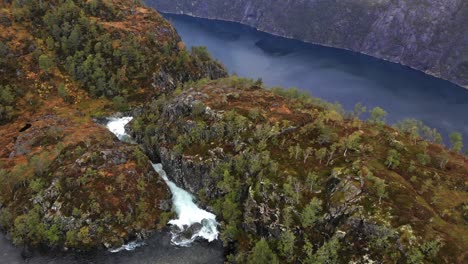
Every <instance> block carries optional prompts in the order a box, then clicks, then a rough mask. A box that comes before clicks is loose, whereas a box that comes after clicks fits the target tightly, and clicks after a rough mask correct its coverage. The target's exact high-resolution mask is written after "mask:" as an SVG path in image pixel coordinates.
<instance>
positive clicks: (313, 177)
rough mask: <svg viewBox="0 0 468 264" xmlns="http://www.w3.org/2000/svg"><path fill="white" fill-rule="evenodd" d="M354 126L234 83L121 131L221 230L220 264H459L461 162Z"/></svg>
mask: <svg viewBox="0 0 468 264" xmlns="http://www.w3.org/2000/svg"><path fill="white" fill-rule="evenodd" d="M356 116H357V115H354V116H350V115H344V114H342V113H341V111H340V109H339V108H337V107H336V105H330V104H327V103H324V102H321V101H320V100H317V99H314V98H310V97H308V96H307V95H303V94H300V93H298V92H297V91H294V90H291V91H287V90H278V89H276V90H273V91H271V90H267V89H264V88H262V87H261V82H258V81H257V82H253V81H251V80H245V79H240V78H237V77H235V76H234V77H231V78H229V79H220V80H217V81H207V80H202V81H200V82H198V83H193V84H188V85H186V86H185V89H181V90H178V91H177V92H176V94H175V95H174V96H171V97H165V98H159V99H158V100H155V101H154V102H153V103H152V104H150V105H148V106H147V107H145V108H144V109H143V111H142V112H141V114H140V115H139V116H137V118H136V119H135V120H134V121H132V124H131V126H132V133H133V134H134V135H135V137H136V139H137V140H138V141H139V142H140V143H141V144H142V145H143V147H144V149H145V151H146V152H147V153H150V154H151V155H152V156H153V159H159V160H160V161H161V162H162V163H163V165H164V167H165V169H166V170H167V172H168V175H169V177H171V179H172V180H173V181H175V182H176V183H177V184H178V185H179V186H183V187H184V189H186V190H189V191H191V192H192V193H194V194H196V195H197V197H198V198H199V199H200V201H201V202H202V203H203V204H204V205H205V206H207V207H208V208H212V209H213V210H214V211H215V212H216V214H217V216H219V217H220V218H221V220H222V222H221V229H222V240H223V242H224V243H225V246H226V247H227V249H228V251H229V255H228V260H230V261H233V262H235V263H245V262H247V263H270V262H272V261H273V263H297V261H299V262H300V263H350V262H353V263H368V262H366V259H367V260H369V259H370V260H373V261H376V262H377V263H422V262H424V263H464V262H465V261H466V260H467V255H466V253H467V252H466V245H467V243H468V240H467V239H468V228H467V220H468V219H467V216H468V215H467V211H466V209H467V202H468V193H467V189H466V181H467V179H468V178H467V177H468V160H467V159H466V157H463V156H461V155H459V154H457V153H455V152H450V151H448V150H446V149H444V148H443V147H442V146H440V145H438V144H434V143H431V142H429V141H426V140H423V139H422V138H420V137H419V136H417V135H416V134H414V133H413V134H409V133H407V132H403V130H401V131H400V130H395V129H394V128H390V127H388V126H385V125H384V124H383V121H382V120H383V119H382V117H383V115H382V112H381V111H380V110H379V109H374V110H373V111H372V116H373V118H372V119H371V121H370V122H363V121H360V120H358V119H357V118H356ZM144 124H149V125H148V126H145V125H144ZM148 127H150V129H148ZM408 127H411V128H412V125H410V126H408ZM263 258H265V259H266V260H265V262H263V261H262V259H263ZM267 260H268V261H267ZM275 261H279V262H275Z"/></svg>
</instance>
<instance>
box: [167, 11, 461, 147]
mask: <svg viewBox="0 0 468 264" xmlns="http://www.w3.org/2000/svg"><path fill="white" fill-rule="evenodd" d="M164 16H165V17H166V18H167V19H168V20H170V21H171V22H172V24H173V25H174V26H175V28H176V29H177V32H178V33H179V34H180V35H181V37H182V40H183V41H184V42H185V44H186V45H187V46H188V47H191V46H206V47H208V50H209V52H210V53H211V54H212V55H213V56H214V57H215V58H216V59H218V60H219V61H221V62H222V63H223V64H224V65H225V66H226V67H227V69H228V71H229V72H230V73H236V74H238V75H239V76H242V77H249V78H255V79H256V78H262V79H263V81H264V83H265V84H266V85H268V86H282V87H297V88H299V89H301V90H304V91H307V92H309V93H310V94H311V95H313V96H315V97H318V98H322V99H325V100H327V101H329V102H339V103H340V104H342V105H343V107H344V108H345V109H346V110H351V109H352V108H353V107H354V105H355V104H356V103H358V102H361V103H363V104H364V105H365V106H367V108H368V109H369V108H373V107H375V106H380V107H382V108H384V109H385V110H386V111H387V112H388V113H389V116H388V118H387V121H388V122H390V123H395V122H397V121H399V120H402V119H404V118H415V119H418V120H421V121H423V122H424V123H425V124H426V125H428V126H430V127H434V128H437V129H438V130H439V132H441V133H442V134H443V135H444V136H445V137H447V135H448V134H449V133H450V132H453V131H459V132H461V133H462V134H463V136H464V138H465V139H467V138H468V116H467V114H468V90H467V89H464V88H462V87H459V86H457V85H454V84H452V83H450V82H447V81H444V80H441V79H437V78H434V77H431V76H429V75H426V74H424V73H422V72H418V71H415V70H412V69H410V68H408V67H404V66H401V65H398V64H394V63H389V62H386V61H382V60H379V59H375V58H372V57H369V56H366V55H362V54H357V53H354V52H349V51H344V50H339V49H334V48H327V47H321V46H317V45H313V44H307V43H303V42H300V41H295V40H290V39H285V38H281V37H276V36H272V35H270V34H266V33H262V32H259V31H257V30H255V29H253V28H250V27H247V26H243V25H240V24H237V23H231V22H224V21H219V20H207V19H200V18H193V17H188V16H183V15H169V14H165V15H164Z"/></svg>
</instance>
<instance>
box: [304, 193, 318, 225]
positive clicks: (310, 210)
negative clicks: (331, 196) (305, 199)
mask: <svg viewBox="0 0 468 264" xmlns="http://www.w3.org/2000/svg"><path fill="white" fill-rule="evenodd" d="M321 211H322V201H321V200H320V199H318V198H316V197H314V198H312V200H310V202H309V204H308V205H306V207H305V208H304V210H303V211H302V215H301V223H302V226H303V227H311V226H313V225H314V224H315V223H316V222H317V221H319V220H320V215H321Z"/></svg>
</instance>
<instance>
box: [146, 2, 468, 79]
mask: <svg viewBox="0 0 468 264" xmlns="http://www.w3.org/2000/svg"><path fill="white" fill-rule="evenodd" d="M146 3H147V4H150V5H152V6H153V7H156V8H157V9H158V10H159V11H162V12H168V13H182V14H187V15H192V16H197V17H203V18H210V19H221V20H228V21H234V22H239V23H242V24H246V25H249V26H252V27H255V28H257V29H258V30H261V31H265V32H269V33H272V34H275V35H280V36H284V37H289V38H294V39H299V40H303V41H306V42H311V43H316V44H320V45H324V46H331V47H336V48H342V49H348V50H352V51H356V52H360V53H364V54H368V55H371V56H374V57H377V58H381V59H385V60H389V61H392V62H396V63H401V64H403V65H406V66H409V67H412V68H414V69H417V70H420V71H423V72H425V73H427V74H430V75H433V76H436V77H440V78H443V79H446V80H449V81H451V82H454V83H456V84H458V85H461V86H463V87H465V88H468V37H467V36H468V1H465V0H418V1H409V0H378V1H370V0H348V1H338V0H330V1H317V0H306V1H304V0H285V1H268V0H256V1H251V0H236V1H220V0H146Z"/></svg>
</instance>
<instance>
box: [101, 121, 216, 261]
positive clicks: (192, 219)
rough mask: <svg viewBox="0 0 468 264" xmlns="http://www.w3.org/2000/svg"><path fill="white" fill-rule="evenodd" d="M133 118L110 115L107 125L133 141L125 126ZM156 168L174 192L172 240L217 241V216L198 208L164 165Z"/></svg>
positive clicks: (128, 247) (182, 242)
mask: <svg viewBox="0 0 468 264" xmlns="http://www.w3.org/2000/svg"><path fill="white" fill-rule="evenodd" d="M132 119H133V117H129V116H127V117H121V118H115V117H112V118H108V120H109V121H108V123H107V125H106V126H107V129H109V131H111V132H112V133H113V134H114V135H116V136H117V137H118V138H119V139H120V140H122V141H131V138H130V136H129V135H128V134H127V133H126V132H125V126H126V125H127V124H128V123H129V122H130V121H132ZM153 168H154V170H155V171H156V172H157V173H158V174H159V175H160V176H161V177H162V178H163V179H164V181H165V182H166V184H167V185H168V187H169V189H170V190H171V193H172V204H173V210H174V211H175V213H176V215H177V219H172V220H170V221H169V223H168V224H170V225H172V226H174V227H176V228H173V230H172V231H171V234H172V239H171V242H172V243H173V244H174V245H177V246H183V247H188V246H190V245H191V244H192V243H193V242H194V241H195V240H196V239H198V238H203V239H206V240H208V242H212V241H214V240H216V239H217V238H218V235H219V232H218V222H217V221H216V216H215V215H214V214H212V213H210V212H208V211H205V210H203V209H201V208H199V207H198V206H197V204H196V203H195V197H193V195H192V194H190V193H189V192H187V191H185V190H184V189H182V188H180V187H178V186H177V185H176V184H175V183H173V182H172V181H170V180H169V179H168V177H167V174H166V172H165V171H164V169H163V167H162V164H160V163H158V164H153ZM194 227H195V228H194ZM134 243H135V242H131V243H129V244H128V245H123V246H122V247H120V248H118V249H114V250H111V252H119V251H121V250H133V249H135V248H136V247H138V246H140V244H138V245H137V246H136V244H134Z"/></svg>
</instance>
